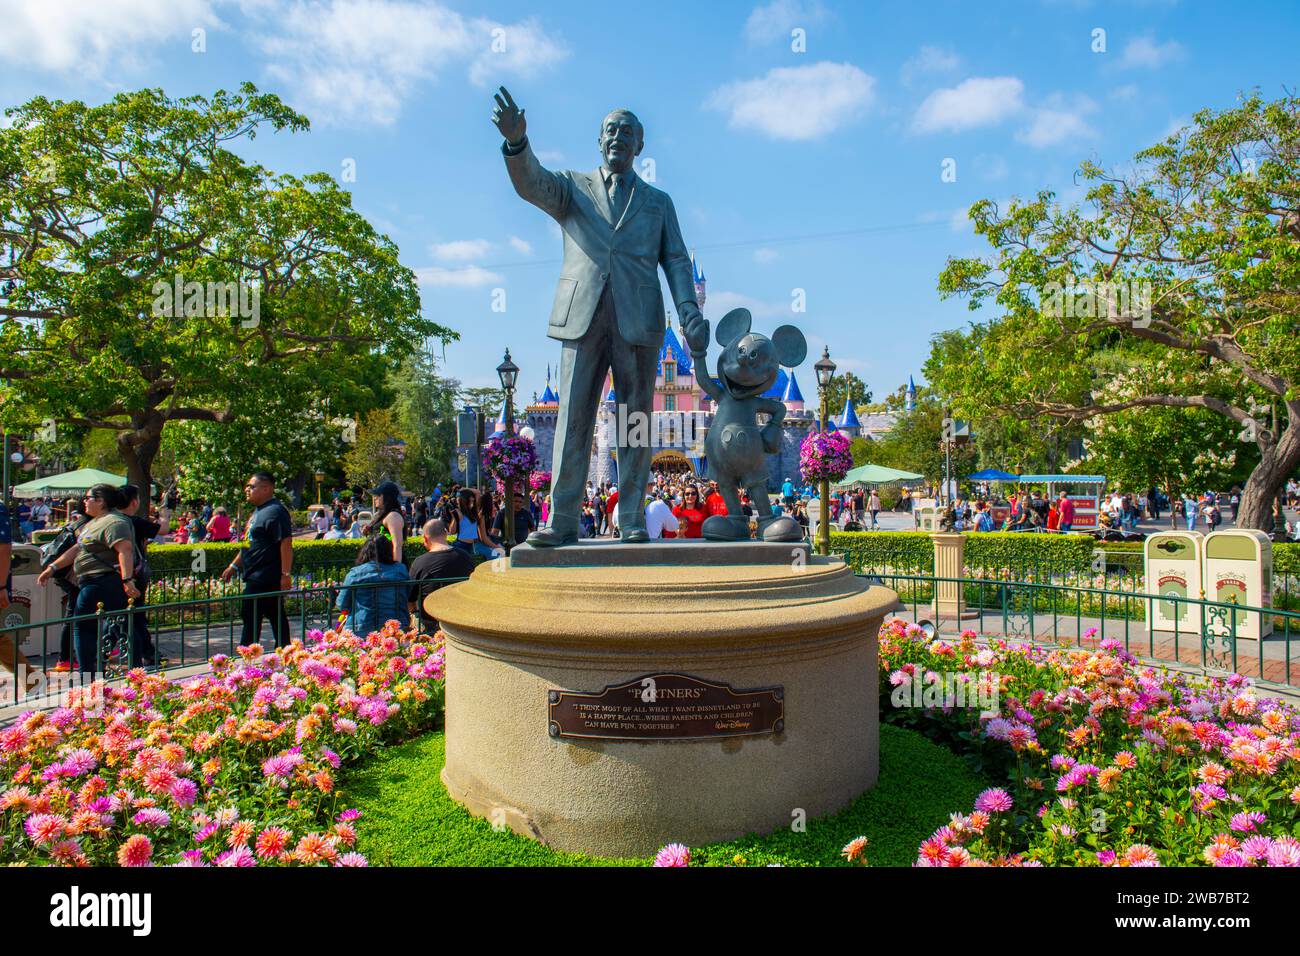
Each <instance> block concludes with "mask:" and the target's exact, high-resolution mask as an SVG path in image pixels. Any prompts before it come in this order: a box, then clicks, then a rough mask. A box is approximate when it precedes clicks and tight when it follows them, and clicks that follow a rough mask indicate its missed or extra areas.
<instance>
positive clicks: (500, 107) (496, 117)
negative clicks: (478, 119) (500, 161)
mask: <svg viewBox="0 0 1300 956" xmlns="http://www.w3.org/2000/svg"><path fill="white" fill-rule="evenodd" d="M493 99H495V100H496V101H497V105H496V109H494V110H493V111H492V122H493V123H495V124H496V127H497V129H499V130H500V131H501V135H502V136H503V137H505V141H506V142H507V143H509V144H510V145H511V146H518V145H519V144H520V143H522V142H523V141H524V134H525V133H526V131H527V129H528V123H527V122H526V121H525V120H524V111H523V110H521V109H520V108H519V107H518V106H516V105H515V101H514V100H513V99H512V98H511V97H510V91H509V90H507V89H506V88H505V87H504V86H503V87H501V91H500V92H499V93H495V94H493Z"/></svg>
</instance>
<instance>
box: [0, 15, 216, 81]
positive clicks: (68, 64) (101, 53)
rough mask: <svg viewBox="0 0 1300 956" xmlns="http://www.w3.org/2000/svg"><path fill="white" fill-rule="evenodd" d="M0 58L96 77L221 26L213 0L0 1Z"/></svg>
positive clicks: (128, 67)
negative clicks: (200, 29) (199, 30)
mask: <svg viewBox="0 0 1300 956" xmlns="http://www.w3.org/2000/svg"><path fill="white" fill-rule="evenodd" d="M0 24H4V26H3V28H0V62H7V63H8V64H10V65H11V66H21V67H23V68H31V67H35V68H37V69H40V70H46V71H49V72H56V73H58V72H67V73H76V74H80V75H83V76H88V77H91V78H94V79H99V78H102V77H104V75H105V74H107V73H109V72H110V71H112V70H114V69H118V68H120V69H126V70H134V69H140V68H141V67H143V66H145V65H146V64H147V63H148V62H149V61H150V60H151V59H152V54H155V53H158V52H160V51H161V50H162V48H163V47H164V45H170V44H175V45H182V48H183V49H185V50H188V49H189V46H190V40H189V37H190V31H191V30H193V29H195V28H196V27H203V28H205V29H207V28H212V27H217V26H219V25H220V20H219V19H218V17H217V15H216V13H215V12H214V11H213V4H212V3H211V2H210V0H41V2H39V3H33V2H31V0H0Z"/></svg>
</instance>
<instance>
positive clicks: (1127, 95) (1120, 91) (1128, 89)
mask: <svg viewBox="0 0 1300 956" xmlns="http://www.w3.org/2000/svg"><path fill="white" fill-rule="evenodd" d="M1137 95H1138V85H1137V84H1136V83H1125V84H1124V85H1123V86H1117V87H1115V89H1113V90H1111V91H1110V98H1111V99H1113V100H1120V101H1121V102H1127V101H1129V100H1131V99H1134V98H1136V97H1137Z"/></svg>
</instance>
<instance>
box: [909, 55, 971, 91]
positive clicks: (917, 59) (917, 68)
mask: <svg viewBox="0 0 1300 956" xmlns="http://www.w3.org/2000/svg"><path fill="white" fill-rule="evenodd" d="M960 65H961V57H959V56H958V55H957V54H955V53H951V52H949V51H948V50H945V49H944V48H943V47H939V46H923V47H921V49H920V50H918V51H917V52H916V55H915V56H913V57H911V58H910V59H909V60H908V61H907V62H906V63H904V64H903V67H902V69H901V70H899V77H900V78H901V79H902V81H903V84H904V85H905V86H911V85H912V81H913V80H915V79H916V78H917V77H919V76H922V75H924V74H927V73H949V72H951V71H953V70H955V69H957V67H959V66H960Z"/></svg>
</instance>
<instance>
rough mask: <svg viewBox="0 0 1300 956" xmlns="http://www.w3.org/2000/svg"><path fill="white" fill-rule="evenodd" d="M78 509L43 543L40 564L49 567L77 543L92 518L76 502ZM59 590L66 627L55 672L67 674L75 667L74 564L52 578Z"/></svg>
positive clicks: (60, 607) (60, 643)
mask: <svg viewBox="0 0 1300 956" xmlns="http://www.w3.org/2000/svg"><path fill="white" fill-rule="evenodd" d="M74 507H75V509H76V510H74V511H73V512H72V515H71V518H70V520H69V521H68V523H67V524H65V525H64V526H63V528H61V529H60V530H59V533H58V534H57V535H56V536H55V537H54V539H53V540H52V541H49V542H47V543H46V544H44V545H42V546H41V567H42V568H46V567H49V566H50V565H51V564H53V563H54V561H55V560H56V559H57V558H60V557H62V556H63V555H64V554H65V553H66V552H67V550H68V549H69V548H71V547H72V546H73V545H74V544H76V543H77V533H78V532H79V531H80V530H81V527H82V525H84V524H85V523H86V522H87V521H89V520H90V519H89V518H87V517H86V513H85V512H84V511H83V510H81V509H82V506H81V505H76V506H74ZM50 580H52V581H53V582H54V583H55V585H56V586H57V587H58V589H59V590H60V591H62V592H63V594H62V596H61V597H60V598H59V613H60V616H61V617H63V618H65V620H64V622H63V628H62V630H61V631H60V633H59V658H58V661H57V662H56V663H55V665H54V672H55V673H56V674H66V673H68V672H69V671H71V670H72V623H71V622H70V621H68V620H66V618H69V617H72V614H73V608H75V607H76V606H77V592H78V591H79V590H80V588H78V587H77V581H76V578H74V577H73V576H72V568H70V567H68V568H63V569H62V570H60V571H56V572H55V573H54V574H53V575H52V576H51V578H50Z"/></svg>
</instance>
